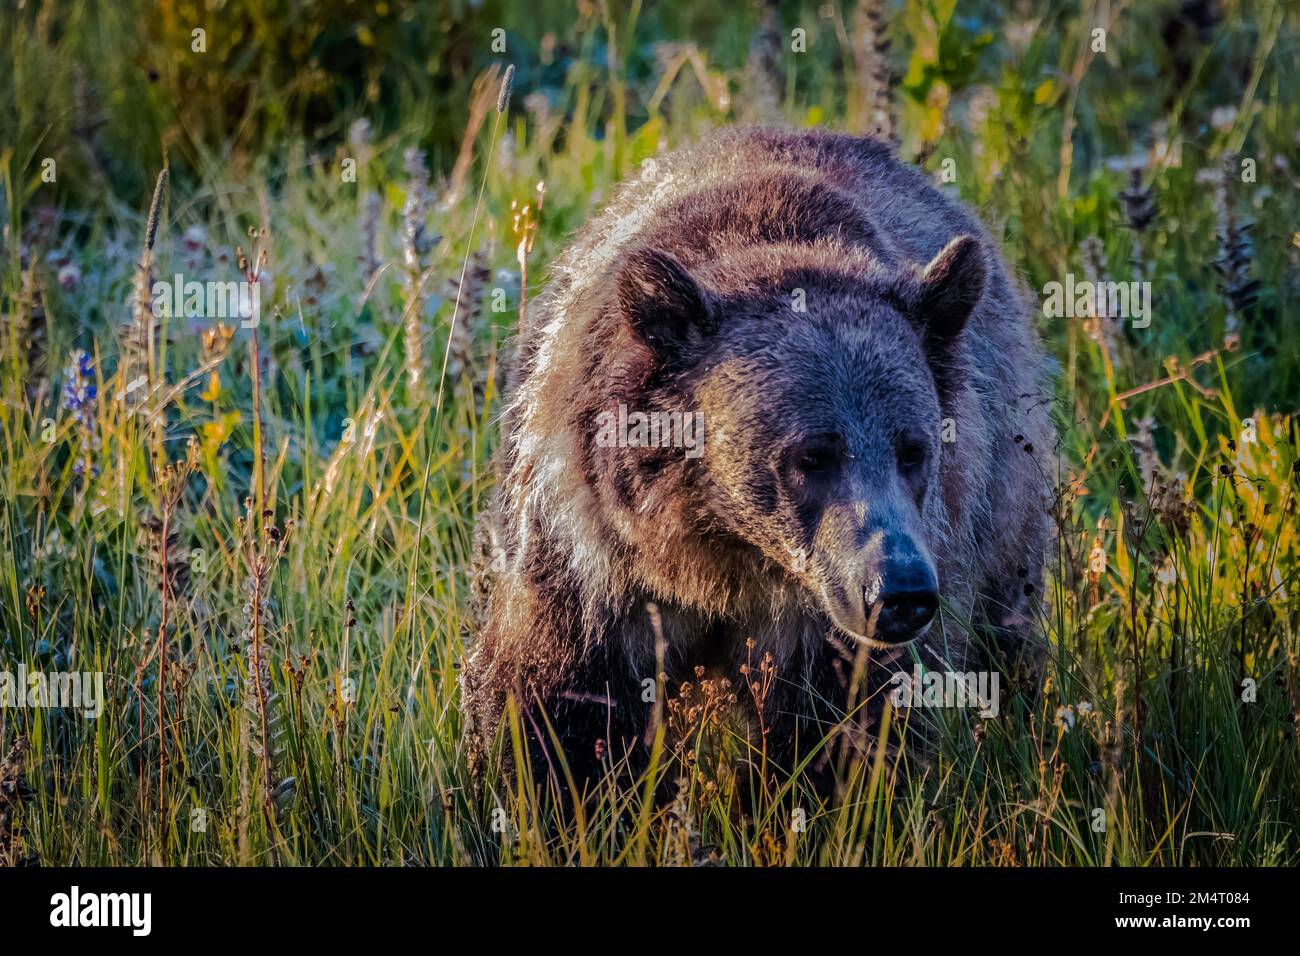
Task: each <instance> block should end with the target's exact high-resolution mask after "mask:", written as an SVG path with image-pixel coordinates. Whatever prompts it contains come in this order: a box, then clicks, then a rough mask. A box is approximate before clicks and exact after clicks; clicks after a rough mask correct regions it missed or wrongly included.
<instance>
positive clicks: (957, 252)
mask: <svg viewBox="0 0 1300 956" xmlns="http://www.w3.org/2000/svg"><path fill="white" fill-rule="evenodd" d="M984 277H985V272H984V254H983V251H982V250H981V249H980V244H979V240H977V239H976V238H975V237H974V236H957V237H956V238H955V239H953V240H952V241H950V242H949V243H948V244H947V245H946V246H944V247H943V249H942V250H940V252H939V254H938V255H937V256H935V257H934V258H933V259H931V260H930V264H929V265H927V266H926V267H925V269H924V270H922V272H921V277H920V288H919V290H918V292H917V296H916V299H915V304H914V305H913V309H914V318H915V320H916V321H917V322H918V323H919V325H920V326H921V328H922V329H924V330H925V333H926V335H927V336H928V337H931V338H933V339H935V340H938V341H948V340H951V339H953V338H955V337H956V336H957V334H958V333H959V332H961V330H962V329H963V328H964V327H965V325H966V320H967V319H968V318H970V314H971V310H972V309H974V308H975V304H976V303H977V302H979V300H980V295H981V294H983V292H984Z"/></svg>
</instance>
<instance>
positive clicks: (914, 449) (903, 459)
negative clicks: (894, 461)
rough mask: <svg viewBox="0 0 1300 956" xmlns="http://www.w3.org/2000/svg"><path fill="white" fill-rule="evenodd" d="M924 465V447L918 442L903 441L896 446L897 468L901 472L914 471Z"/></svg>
mask: <svg viewBox="0 0 1300 956" xmlns="http://www.w3.org/2000/svg"><path fill="white" fill-rule="evenodd" d="M923 464H925V446H924V445H923V444H921V443H920V442H919V441H914V440H912V439H904V440H903V441H901V442H899V444H898V467H899V468H900V469H901V470H903V471H915V470H916V469H918V468H920V467H921V466H922V465H923Z"/></svg>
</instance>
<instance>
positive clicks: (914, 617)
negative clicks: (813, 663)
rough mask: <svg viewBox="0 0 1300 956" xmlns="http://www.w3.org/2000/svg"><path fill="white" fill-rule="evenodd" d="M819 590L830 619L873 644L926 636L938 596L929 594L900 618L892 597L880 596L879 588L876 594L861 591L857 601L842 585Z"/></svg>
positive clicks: (900, 642)
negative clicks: (931, 597)
mask: <svg viewBox="0 0 1300 956" xmlns="http://www.w3.org/2000/svg"><path fill="white" fill-rule="evenodd" d="M820 590H821V598H822V602H821V603H822V608H823V609H824V610H825V611H826V614H827V616H829V617H830V619H831V623H832V624H834V625H835V627H836V628H838V629H839V630H840V631H843V632H844V633H845V634H846V635H848V636H849V637H851V638H853V639H854V640H855V641H859V642H861V643H863V644H866V645H867V646H868V647H874V648H890V647H900V646H902V645H905V644H910V643H911V642H912V641H915V640H916V639H917V638H920V637H923V636H925V634H926V633H927V632H928V631H929V630H930V625H931V624H932V623H933V618H934V611H935V610H937V603H938V602H937V598H935V599H934V600H933V603H932V602H931V599H930V598H929V597H928V596H926V597H925V598H924V599H920V600H919V602H918V603H919V604H920V605H921V606H919V607H917V608H914V609H911V610H909V612H908V613H907V614H906V615H905V616H903V617H905V619H900V615H899V614H897V613H896V610H895V608H894V607H892V606H891V604H890V600H891V599H889V598H883V597H880V596H878V595H879V589H878V588H877V589H875V593H874V594H873V593H868V591H866V590H864V591H861V592H860V596H859V597H858V599H857V600H856V601H855V600H853V598H851V597H850V595H849V592H847V591H846V590H845V589H843V588H840V587H835V586H831V587H827V586H826V585H823V586H822V587H821V588H820Z"/></svg>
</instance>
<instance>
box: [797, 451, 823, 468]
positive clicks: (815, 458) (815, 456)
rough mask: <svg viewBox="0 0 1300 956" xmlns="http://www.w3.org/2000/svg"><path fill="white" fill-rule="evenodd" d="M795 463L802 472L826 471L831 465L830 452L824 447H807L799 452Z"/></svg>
mask: <svg viewBox="0 0 1300 956" xmlns="http://www.w3.org/2000/svg"><path fill="white" fill-rule="evenodd" d="M795 465H796V466H797V467H798V469H799V470H800V471H803V472H818V471H826V470H828V469H829V468H830V467H831V453H830V451H829V450H828V449H825V448H807V449H804V450H803V451H801V452H799V457H798V458H797V459H795Z"/></svg>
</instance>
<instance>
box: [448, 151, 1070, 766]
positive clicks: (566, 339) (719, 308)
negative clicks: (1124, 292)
mask: <svg viewBox="0 0 1300 956" xmlns="http://www.w3.org/2000/svg"><path fill="white" fill-rule="evenodd" d="M1043 371H1044V358H1043V355H1042V352H1041V349H1040V346H1039V344H1038V341H1037V338H1036V336H1035V334H1034V331H1033V328H1032V324H1031V312H1030V309H1029V306H1028V303H1027V300H1026V298H1025V296H1024V293H1023V292H1022V291H1021V290H1020V288H1019V287H1018V286H1017V284H1016V283H1015V282H1014V280H1013V278H1012V276H1011V274H1010V272H1009V270H1008V269H1007V267H1006V266H1005V265H1004V263H1003V261H1002V258H1001V256H1000V255H999V253H998V249H997V245H996V243H995V242H994V241H993V240H992V239H991V238H990V237H989V236H988V234H987V233H986V232H985V231H984V229H983V228H982V226H981V225H980V224H979V222H978V221H977V219H976V218H975V217H974V216H973V215H972V214H971V213H970V212H969V211H968V210H967V209H966V208H965V207H963V206H962V205H960V204H959V203H958V202H956V201H954V200H952V199H949V198H947V197H945V196H944V195H942V194H941V193H939V192H938V191H937V190H936V189H935V188H934V187H933V186H932V185H931V184H930V182H929V181H928V180H927V179H926V178H925V177H924V176H922V175H921V174H919V173H918V172H916V171H915V170H913V169H911V168H909V167H907V166H904V165H902V164H901V163H900V162H899V161H898V160H897V159H896V158H895V157H894V156H893V155H892V153H891V151H890V149H889V147H888V146H886V145H885V144H882V143H879V142H876V141H873V140H869V139H858V138H853V137H850V136H842V135H834V134H830V133H826V132H819V131H806V132H787V131H779V130H769V129H753V130H729V131H725V132H720V133H717V134H715V135H713V136H711V137H709V138H708V139H706V140H704V141H702V142H700V143H698V144H696V145H695V146H693V147H689V148H686V149H682V150H679V151H677V152H675V153H673V154H671V155H669V156H667V157H664V158H661V159H659V160H657V161H656V163H655V164H654V167H653V176H647V177H642V178H641V179H639V180H636V181H633V182H629V183H626V184H625V185H624V186H623V187H622V188H621V189H620V190H619V191H618V193H617V195H616V197H615V198H614V199H613V201H612V202H611V203H610V204H609V206H608V207H607V208H606V209H605V211H604V212H603V213H602V214H601V215H600V216H599V217H598V218H597V219H595V220H594V221H593V222H591V223H590V224H588V225H587V226H586V228H585V229H583V230H582V232H581V233H580V234H579V235H578V237H577V238H576V240H575V241H574V242H573V244H572V246H571V247H570V248H569V250H568V251H567V252H566V253H565V254H564V255H563V256H562V257H560V258H559V260H558V261H557V262H556V264H555V266H554V269H553V275H552V277H551V280H550V284H549V286H548V288H547V289H546V291H545V293H544V294H543V295H542V296H541V297H540V298H539V299H538V300H537V301H536V302H535V303H533V304H531V305H530V308H529V311H528V315H527V320H526V321H525V323H524V324H523V325H522V327H521V328H520V329H519V333H518V338H517V340H516V344H515V359H514V365H513V366H512V369H511V373H510V381H509V395H508V405H507V407H506V409H505V412H504V416H503V431H502V441H501V448H500V450H499V453H498V461H497V469H498V484H497V488H496V493H495V497H494V499H493V501H492V504H491V508H490V511H489V512H488V513H487V514H486V516H485V519H486V520H485V523H484V525H483V526H482V532H481V534H482V536H483V537H484V540H483V541H482V542H481V548H482V551H483V553H484V555H485V557H486V558H488V559H489V560H488V561H485V565H487V566H485V568H484V573H485V574H488V580H487V584H486V586H485V589H484V601H483V606H482V607H481V608H480V609H479V615H480V618H481V620H480V622H479V625H478V634H477V636H476V639H475V641H474V643H473V646H472V648H471V653H470V656H469V659H468V661H467V663H466V667H465V672H464V676H463V691H464V697H465V703H466V709H467V713H468V715H469V720H470V727H469V730H470V739H471V741H472V742H473V744H474V746H475V748H476V751H477V752H478V753H479V754H480V755H481V754H484V753H486V752H487V748H488V746H489V745H490V742H491V740H492V737H493V734H494V732H495V731H496V729H497V727H498V725H499V723H500V721H501V718H502V715H503V712H504V707H505V703H506V700H507V698H508V697H510V696H513V698H514V699H515V701H516V703H517V705H518V706H519V708H520V711H521V713H522V715H523V723H524V729H525V732H526V734H527V736H528V740H529V746H530V747H531V748H532V757H533V759H534V760H535V761H536V763H535V768H537V769H540V770H545V769H546V768H547V767H549V768H551V769H552V770H555V769H556V768H557V767H558V764H557V762H556V761H555V752H554V747H553V745H552V744H553V740H552V734H554V736H555V738H558V741H559V743H560V745H561V746H562V748H563V753H564V756H565V759H566V761H567V762H568V765H569V767H570V768H571V769H572V770H573V772H574V773H575V774H576V776H577V777H578V778H579V779H580V780H581V779H585V778H588V777H590V775H592V774H595V773H598V772H599V771H600V769H601V767H602V766H603V765H604V764H605V763H606V762H607V761H608V760H610V759H611V758H613V759H619V758H621V757H622V756H624V755H625V754H629V755H631V756H633V757H634V758H635V757H636V756H637V755H638V754H639V753H641V752H643V751H644V741H645V739H646V735H647V733H648V730H649V727H650V722H651V720H652V717H653V715H654V714H655V713H656V710H655V706H654V704H653V703H650V702H647V701H646V700H645V698H646V697H648V696H650V695H648V694H645V693H644V690H645V687H646V685H645V683H644V682H645V681H646V680H647V679H649V680H652V681H653V680H654V679H655V678H656V677H659V676H660V675H662V677H663V679H664V681H665V684H666V690H667V692H668V693H672V692H673V690H674V688H676V687H677V686H679V684H680V682H682V681H685V680H693V679H694V677H695V674H696V668H697V667H705V668H706V669H707V670H708V672H709V673H710V674H716V675H719V676H725V677H728V678H730V679H731V680H732V682H733V684H736V685H737V686H739V687H741V688H743V686H744V683H743V678H742V677H741V676H740V673H739V668H740V666H741V665H742V664H744V663H745V662H746V661H750V662H751V663H752V662H756V661H757V660H759V659H761V657H762V656H763V655H764V654H766V653H770V654H771V655H772V658H773V660H774V662H775V664H776V667H777V672H778V676H779V678H780V680H779V681H778V684H777V687H776V689H775V690H774V691H773V693H771V694H770V695H769V696H768V698H767V701H766V707H765V710H766V713H765V714H764V718H765V723H766V725H767V726H768V727H769V728H770V731H769V752H771V753H773V754H774V756H775V757H776V758H777V760H778V762H780V761H785V762H786V764H787V767H788V766H789V765H792V764H793V762H794V760H795V752H796V749H798V750H800V751H802V752H808V751H809V750H810V749H811V748H812V747H813V746H814V745H815V744H816V743H817V741H819V740H820V739H821V738H822V737H823V736H824V735H825V734H826V733H827V732H828V731H829V730H831V729H833V728H834V727H836V726H841V727H843V726H848V727H857V728H859V729H860V728H861V727H863V726H864V725H865V723H869V720H870V718H869V716H867V715H868V713H869V712H870V708H867V709H866V710H860V711H859V714H858V716H857V718H856V719H855V720H853V721H847V722H846V721H845V713H846V712H847V711H848V710H850V709H851V708H852V707H853V706H854V704H855V702H857V703H860V702H861V701H862V699H863V695H864V694H865V695H868V696H870V695H872V694H875V693H876V692H878V691H879V689H880V687H881V685H882V675H888V674H889V673H892V672H893V671H895V670H899V669H909V668H910V667H911V661H912V653H913V652H916V653H919V654H920V655H921V656H922V657H923V658H925V659H926V660H928V661H930V662H931V663H932V664H934V665H936V666H938V665H939V664H943V665H944V666H947V665H949V664H951V665H956V666H959V667H964V666H969V665H968V663H967V662H968V660H971V659H973V655H970V654H969V653H968V651H969V648H970V647H971V643H972V642H971V637H972V636H974V635H977V634H989V635H992V636H994V637H996V638H997V640H998V641H999V642H1001V643H1002V644H1003V645H1007V644H1011V645H1015V644H1017V643H1020V642H1023V641H1024V640H1025V639H1026V638H1027V637H1029V636H1030V634H1031V618H1032V613H1031V611H1030V610H1029V605H1028V602H1027V600H1026V593H1027V592H1028V591H1030V590H1032V589H1033V586H1034V585H1036V584H1038V583H1039V581H1040V579H1041V575H1042V565H1043V556H1044V550H1045V548H1046V545H1047V540H1048V517H1047V500H1046V489H1047V488H1048V486H1049V481H1048V478H1047V475H1046V474H1045V472H1044V463H1043V460H1042V457H1041V456H1042V455H1043V454H1044V452H1046V451H1048V450H1049V449H1050V448H1051V447H1052V443H1053V434H1052V429H1051V425H1050V423H1049V419H1048V415H1047V407H1046V406H1047V403H1046V401H1045V399H1044V392H1043V382H1042V379H1043ZM620 403H622V404H624V405H626V407H627V408H628V409H631V410H637V411H644V412H649V411H671V412H699V413H702V415H703V421H704V443H703V454H702V455H699V456H698V457H690V456H687V455H685V454H684V453H683V449H681V448H672V447H667V448H664V447H601V445H600V444H599V443H598V442H597V441H596V440H595V436H596V434H597V431H598V428H599V422H600V419H601V414H602V413H603V412H613V411H615V410H616V409H617V407H618V406H619V404H620ZM945 419H951V422H950V423H949V426H948V427H949V430H950V431H951V432H952V436H953V437H955V440H952V441H946V442H945V441H943V440H942V437H941V436H942V433H943V429H944V425H943V422H944V420H945ZM810 446H811V447H812V448H813V450H812V451H811V452H810V451H809V450H808V449H809V447H810ZM902 448H906V451H905V452H902V451H900V449H902ZM792 456H793V457H792ZM792 462H793V463H794V464H792ZM828 463H829V464H828ZM822 466H825V467H822ZM809 469H811V470H809ZM899 549H905V550H908V553H910V554H913V555H914V556H916V558H917V560H919V561H924V562H927V563H928V564H929V565H931V566H932V567H933V568H934V570H935V572H936V573H937V576H938V581H939V586H940V591H941V593H942V596H943V600H944V609H943V611H942V612H941V614H940V616H939V617H938V618H936V619H935V620H934V621H933V622H932V624H931V625H930V626H929V627H928V629H927V630H926V631H925V633H924V636H923V637H922V638H921V639H920V640H919V641H917V642H914V643H913V644H911V645H903V646H899V645H894V646H888V647H886V646H879V645H877V644H876V642H875V641H874V640H873V639H872V633H871V627H872V622H871V620H870V619H869V618H865V617H864V614H865V610H864V608H865V605H864V604H863V601H862V600H861V595H862V594H863V593H864V590H863V589H864V588H865V589H866V590H865V593H867V594H868V595H870V593H871V587H872V584H871V582H872V581H878V580H879V568H881V567H882V566H883V564H882V562H885V561H887V560H890V558H891V554H893V552H894V551H896V550H899ZM493 556H495V558H496V560H495V561H491V560H490V559H491V558H492V557H493ZM864 582H865V583H864ZM868 599H869V598H868ZM649 605H653V607H654V608H655V609H657V613H651V610H650V609H648V606H649ZM748 639H752V640H753V641H754V642H755V645H754V647H753V648H749V647H747V645H746V641H747V640H748ZM868 657H869V658H870V661H869V664H867V665H866V666H865V667H864V661H866V659H867V658H868ZM855 675H856V676H855ZM864 675H865V677H866V680H865V682H863V681H862V680H861V678H862V677H863V676H864ZM740 697H741V699H742V701H745V700H746V699H747V697H748V695H747V694H745V693H743V691H742V693H741V694H740ZM548 722H549V728H548V726H547V724H548ZM602 754H603V755H604V756H603V758H602Z"/></svg>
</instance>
